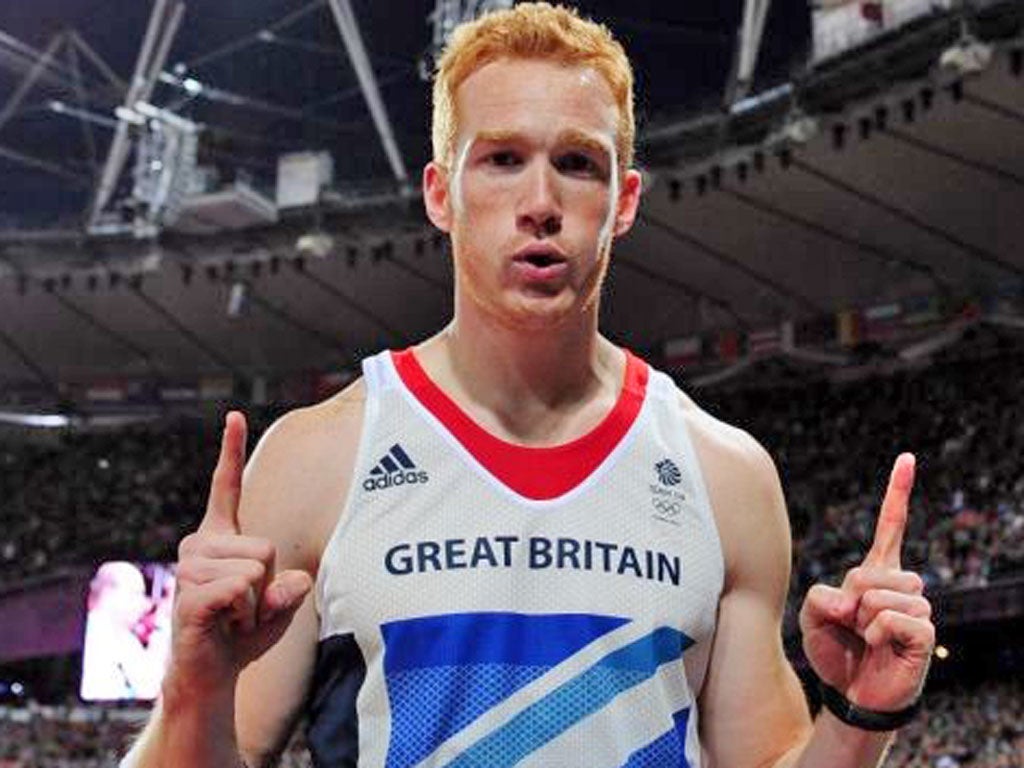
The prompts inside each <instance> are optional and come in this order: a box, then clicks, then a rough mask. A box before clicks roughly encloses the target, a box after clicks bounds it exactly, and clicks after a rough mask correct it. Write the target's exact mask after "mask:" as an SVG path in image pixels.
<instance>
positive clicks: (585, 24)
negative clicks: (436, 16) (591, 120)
mask: <svg viewBox="0 0 1024 768" xmlns="http://www.w3.org/2000/svg"><path fill="white" fill-rule="evenodd" d="M505 58H507V59H546V60H550V61H555V62H557V63H560V64H564V65H566V66H582V67H592V68H593V69H594V70H595V71H597V72H598V73H599V74H600V75H601V76H602V77H603V78H604V79H605V81H606V82H607V83H608V85H609V87H610V88H611V91H612V95H613V96H614V98H615V103H616V104H617V105H618V108H619V124H618V130H617V131H616V140H615V145H616V150H617V153H618V156H619V168H620V170H621V171H625V169H627V168H629V167H630V166H631V165H632V163H633V142H634V140H635V137H636V123H635V119H634V114H633V68H632V66H631V65H630V63H629V59H628V58H627V57H626V52H625V50H624V49H623V47H622V45H621V44H620V43H619V42H618V41H617V40H616V39H615V38H614V37H613V36H612V33H611V32H610V31H609V30H608V28H607V27H605V26H604V25H602V24H598V23H596V22H594V21H591V20H589V19H583V18H581V17H580V16H579V14H578V13H577V12H576V11H575V10H574V9H570V8H564V7H561V6H553V5H550V4H549V3H523V4H521V5H517V6H515V7H514V8H510V9H509V10H505V11H495V12H493V13H488V14H485V15H484V16H482V17H481V18H479V19H477V20H475V21H472V22H468V23H466V24H462V25H461V26H459V27H458V28H456V30H455V32H454V33H453V34H452V37H451V40H450V41H449V42H448V45H447V46H446V47H445V50H444V53H443V54H442V56H441V58H440V60H439V61H438V63H437V72H436V74H435V78H434V118H433V136H432V138H433V145H434V161H435V162H436V163H438V164H439V165H441V166H442V167H444V168H448V169H451V166H452V163H453V162H454V154H455V136H456V133H457V132H458V130H457V121H458V115H456V110H455V92H456V91H457V90H458V87H459V86H460V85H461V84H462V83H463V82H464V81H465V80H466V78H468V77H469V76H470V75H471V74H473V73H474V72H476V71H477V70H478V69H480V68H481V67H483V66H484V65H486V64H490V63H491V62H493V61H497V60H498V59H505Z"/></svg>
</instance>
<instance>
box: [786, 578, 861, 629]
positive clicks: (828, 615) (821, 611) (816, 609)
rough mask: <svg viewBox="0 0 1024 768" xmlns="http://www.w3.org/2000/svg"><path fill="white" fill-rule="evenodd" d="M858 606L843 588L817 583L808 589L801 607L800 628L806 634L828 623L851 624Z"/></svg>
mask: <svg viewBox="0 0 1024 768" xmlns="http://www.w3.org/2000/svg"><path fill="white" fill-rule="evenodd" d="M856 608H857V601H856V600H851V599H850V598H849V597H848V596H847V595H846V594H844V593H843V591H842V590H841V589H836V588H835V587H829V586H827V585H825V584H815V585H814V586H813V587H811V588H810V589H809V590H808V592H807V597H806V599H805V600H804V604H803V606H802V607H801V609H800V629H801V631H802V632H804V633H805V634H806V633H807V632H810V631H813V630H816V629H820V628H822V627H824V626H827V625H836V624H839V625H843V626H850V625H852V623H853V619H854V616H855V615H856Z"/></svg>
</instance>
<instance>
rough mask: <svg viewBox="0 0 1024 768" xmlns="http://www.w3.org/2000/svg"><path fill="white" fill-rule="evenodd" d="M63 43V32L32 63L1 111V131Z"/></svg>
mask: <svg viewBox="0 0 1024 768" xmlns="http://www.w3.org/2000/svg"><path fill="white" fill-rule="evenodd" d="M63 43H64V34H63V33H58V34H56V35H54V36H53V39H52V40H50V44H49V45H48V46H46V50H45V51H43V54H42V56H40V57H39V58H38V59H36V61H35V64H33V65H32V69H30V70H29V72H28V74H27V75H25V78H24V79H23V80H22V81H21V82H20V83H19V84H18V87H17V88H15V90H14V93H12V94H11V98H9V99H8V100H7V103H6V104H4V108H3V111H0V131H2V130H3V129H4V126H5V125H7V123H9V122H10V121H11V118H12V117H14V114H15V113H16V112H17V111H18V108H19V107H21V103H22V102H23V101H24V100H25V97H26V96H28V93H29V91H31V90H32V89H33V88H34V87H35V85H36V83H37V82H39V78H40V77H42V75H43V72H45V71H46V68H47V67H49V66H50V62H51V61H53V57H54V54H56V53H57V49H59V48H60V46H61V45H62V44H63Z"/></svg>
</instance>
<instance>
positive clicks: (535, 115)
mask: <svg viewBox="0 0 1024 768" xmlns="http://www.w3.org/2000/svg"><path fill="white" fill-rule="evenodd" d="M455 100H456V111H457V113H458V116H459V123H460V124H461V125H464V126H466V127H467V128H470V129H471V130H473V131H474V132H477V131H480V130H497V129H498V128H499V126H500V123H501V122H503V121H504V122H507V121H513V120H517V119H518V120H523V121H529V120H531V119H532V120H533V121H543V122H545V123H549V122H550V121H552V120H558V121H563V120H564V121H569V122H574V123H579V124H580V129H581V130H588V131H598V132H608V133H610V134H612V135H614V132H615V129H616V125H617V114H618V107H617V105H616V103H615V98H614V96H613V95H612V92H611V88H610V86H609V85H608V83H607V82H606V81H605V79H604V77H602V76H601V74H600V73H598V72H597V71H596V70H594V69H593V68H592V67H587V66H577V65H562V64H558V63H557V62H551V61H544V60H534V59H499V60H498V61H493V62H490V63H488V64H485V65H484V66H483V67H481V68H480V69H478V70H477V71H475V72H473V73H472V74H471V75H470V76H469V77H467V78H466V80H465V81H463V82H462V83H461V84H460V85H459V87H458V89H457V91H456V95H455ZM492 123H493V124H492Z"/></svg>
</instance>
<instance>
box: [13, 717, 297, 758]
mask: <svg viewBox="0 0 1024 768" xmlns="http://www.w3.org/2000/svg"><path fill="white" fill-rule="evenodd" d="M148 717H149V712H148V711H147V710H144V709H116V708H109V707H99V706H86V705H72V706H39V705H34V704H33V705H28V706H22V707H0V768H116V766H117V764H118V762H119V761H120V759H121V757H123V756H124V754H125V753H126V752H127V751H128V748H129V747H130V745H131V743H132V741H133V740H134V739H135V737H136V736H137V735H138V733H139V732H140V731H141V730H142V727H143V725H144V724H145V722H146V719H147V718H148ZM278 765H279V768H310V765H311V763H310V759H309V750H308V749H307V747H306V740H305V737H304V733H303V731H302V729H301V728H299V729H297V730H296V733H295V735H294V738H293V739H292V740H291V742H290V744H289V745H288V748H287V749H286V750H285V753H284V754H283V755H282V758H281V761H280V763H279V764H278Z"/></svg>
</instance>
